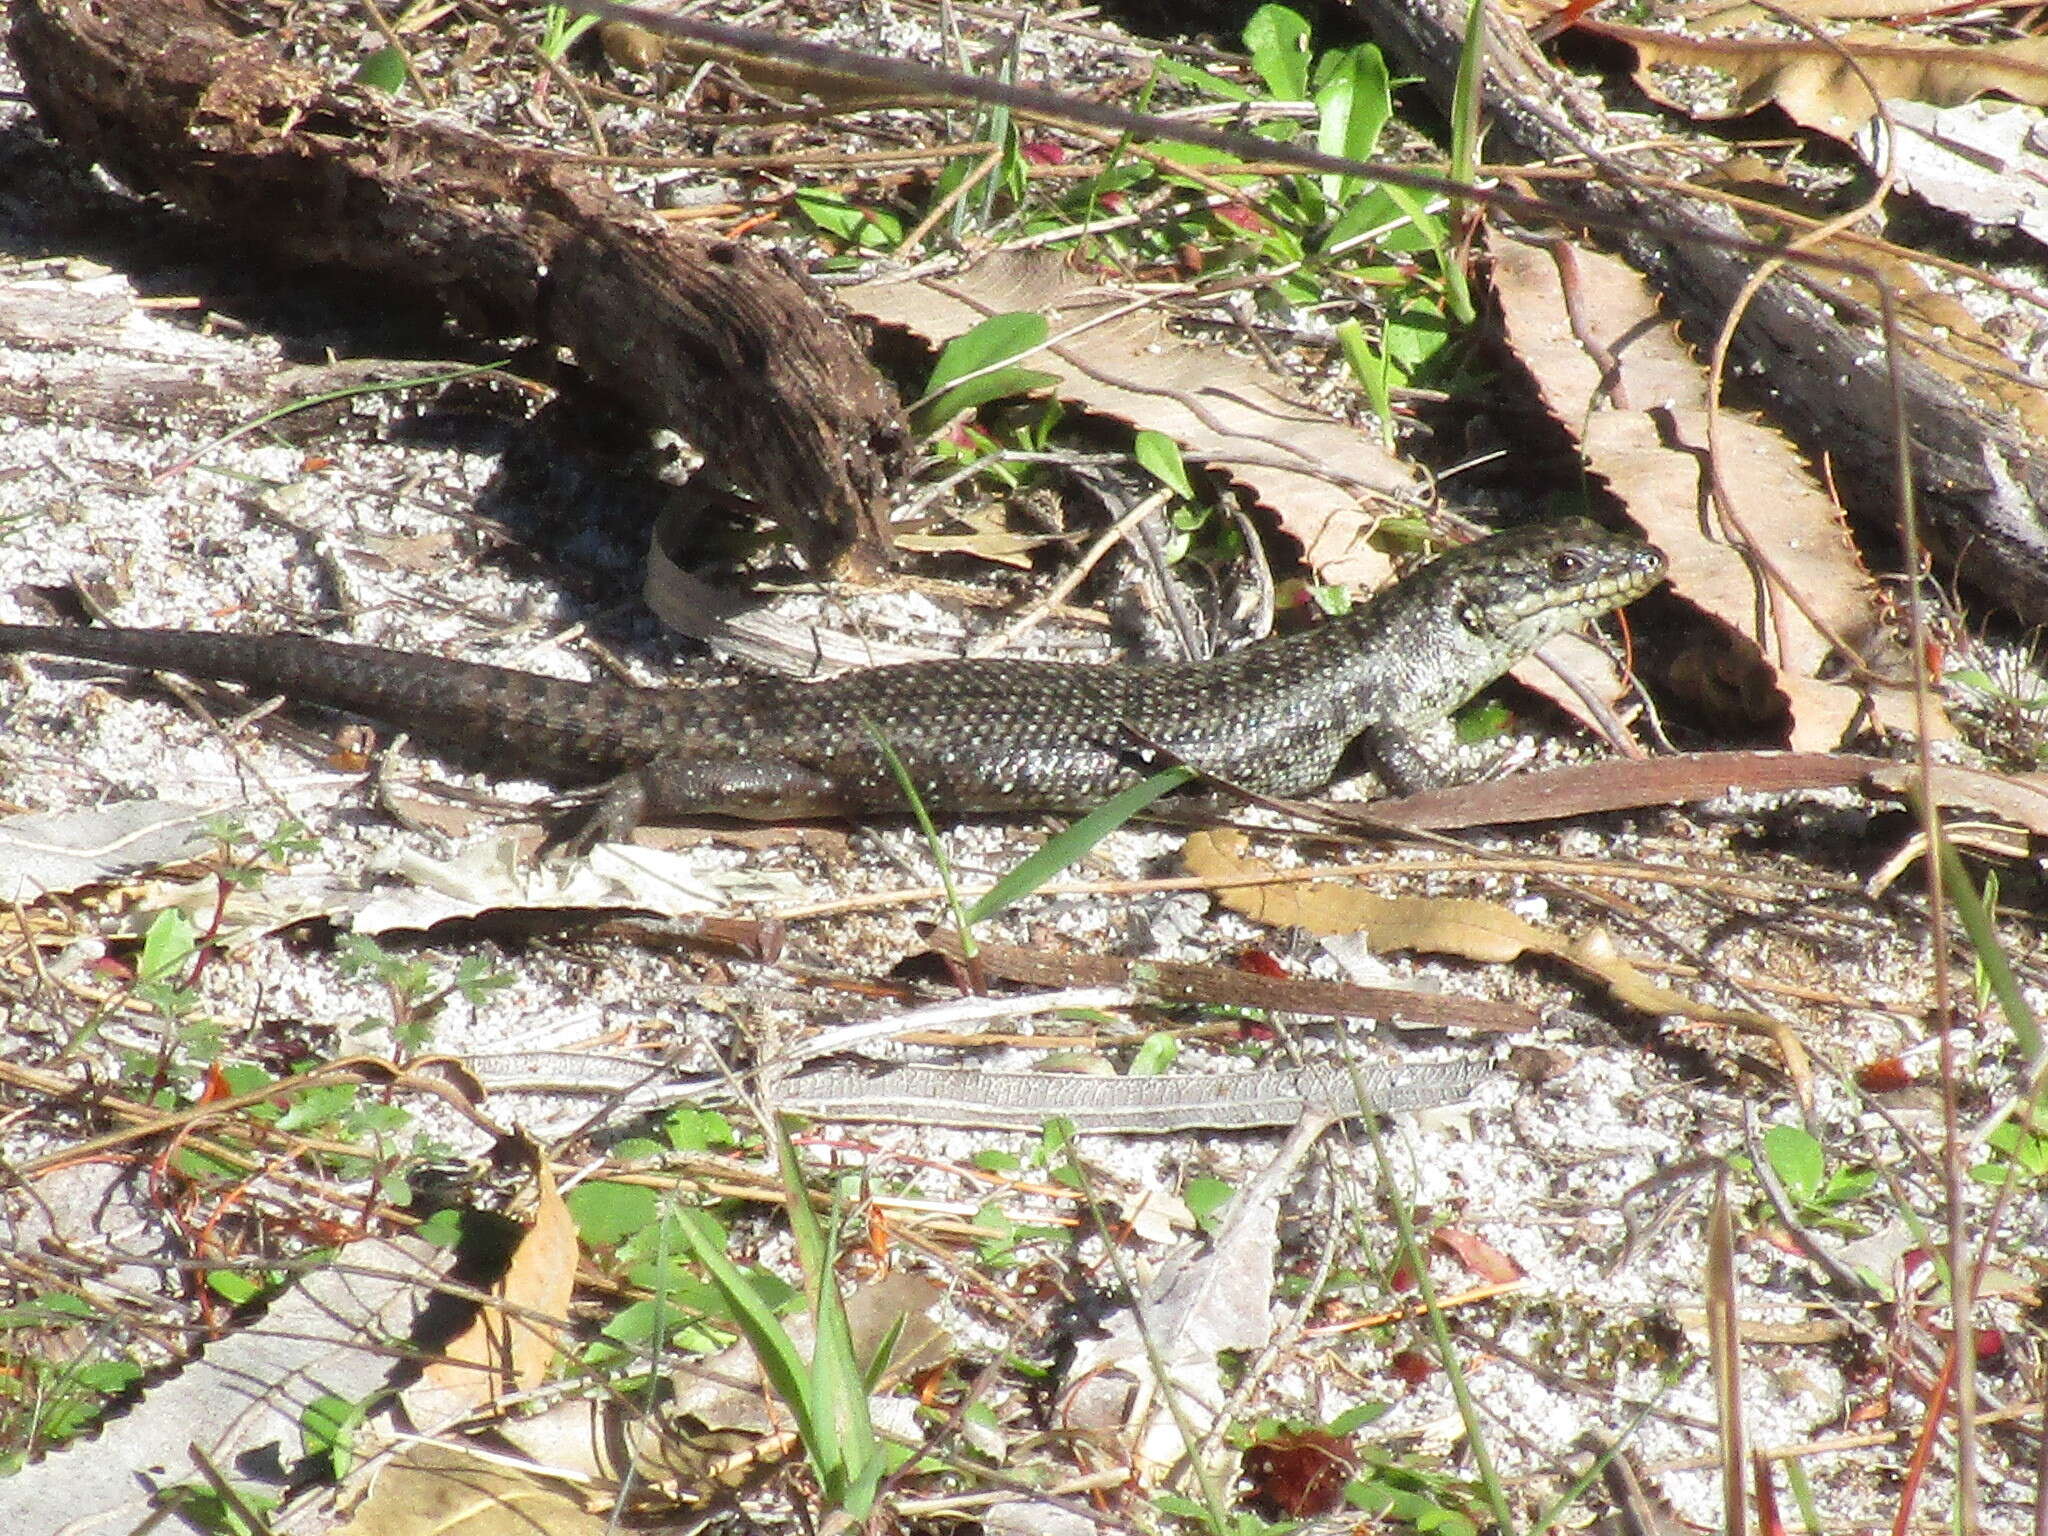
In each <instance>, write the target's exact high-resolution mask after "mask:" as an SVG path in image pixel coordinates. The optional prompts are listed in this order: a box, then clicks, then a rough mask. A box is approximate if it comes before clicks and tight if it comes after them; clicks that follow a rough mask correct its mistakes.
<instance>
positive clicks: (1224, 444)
mask: <svg viewBox="0 0 2048 1536" xmlns="http://www.w3.org/2000/svg"><path fill="white" fill-rule="evenodd" d="M834 297H835V298H837V299H838V300H839V301H840V302H841V303H843V304H845V305H846V306H847V307H848V308H850V309H853V310H854V311H856V312H857V313H860V314H863V315H866V316H867V317H868V318H870V319H872V320H877V321H880V322H881V323H882V324H884V325H891V326H897V327H900V328H903V329H905V330H909V331H911V332H914V333H915V334H917V335H918V336H920V337H922V338H923V339H924V340H925V341H927V342H929V343H932V344H934V345H937V344H940V343H943V342H945V341H948V340H950V339H951V338H953V337H955V336H958V335H960V334H962V333H963V332H965V331H967V330H970V329H971V328H973V327H974V326H976V325H978V324H980V323H981V322H982V321H983V320H985V319H987V318H988V317H989V316H991V315H1000V314H1010V313H1015V312H1018V311H1028V312H1031V313H1034V314H1042V315H1044V316H1046V318H1047V319H1048V320H1049V321H1050V322H1051V324H1052V332H1053V334H1052V339H1051V340H1050V341H1049V342H1048V343H1047V345H1046V346H1045V347H1044V348H1043V349H1041V350H1040V351H1038V352H1034V353H1032V354H1030V356H1029V357H1027V358H1023V359H1019V361H1021V362H1024V363H1026V364H1028V366H1030V367H1032V368H1038V369H1043V370H1045V371H1047V372H1050V373H1055V374H1058V375H1059V378H1060V382H1059V384H1058V385H1057V386H1056V390H1057V393H1058V394H1059V395H1060V397H1061V398H1063V399H1068V400H1074V401H1078V402H1079V403H1080V404H1082V405H1085V406H1087V407H1088V408H1089V409H1091V410H1095V411H1100V412H1102V413H1103V414H1105V415H1109V416H1115V417H1118V418H1120V419H1121V420H1123V421H1126V422H1128V423H1130V424H1131V425H1132V426H1134V427H1140V428H1144V429H1147V430H1150V431H1154V432H1163V433H1165V434H1166V435H1167V436H1168V437H1171V438H1174V439H1175V440H1176V441H1178V442H1179V443H1180V445H1181V447H1182V448H1183V449H1184V450H1185V451H1186V454H1187V456H1188V457H1189V458H1191V459H1195V460H1199V461H1200V462H1202V463H1205V464H1207V465H1208V466H1209V467H1210V468H1212V469H1214V470H1217V471H1219V472H1221V473H1223V474H1227V475H1229V476H1231V477H1232V478H1234V479H1237V480H1239V481H1242V482H1243V483H1244V484H1245V485H1247V486H1249V487H1251V489H1252V491H1253V492H1254V494H1256V495H1257V497H1258V499H1259V500H1260V501H1261V502H1262V503H1263V504H1264V505H1266V506H1267V507H1269V508H1271V509H1272V511H1273V514H1274V516H1275V517H1276V518H1278V519H1279V523H1280V526H1281V528H1282V529H1283V530H1284V531H1285V532H1287V533H1288V534H1290V535H1292V536H1293V537H1294V538H1295V539H1297V540H1299V541H1300V543H1301V546H1302V550H1303V552H1304V555H1305V558H1306V559H1307V562H1308V564H1309V565H1310V567H1311V568H1313V569H1314V570H1315V571H1316V572H1317V573H1318V574H1319V575H1320V576H1321V577H1322V579H1323V580H1325V581H1332V582H1339V583H1342V584H1344V585H1346V586H1350V587H1354V588H1358V589H1361V590H1369V589H1371V588H1373V587H1376V586H1378V585H1380V584H1381V583H1382V582H1383V581H1385V580H1386V578H1387V576H1388V574H1389V569H1390V568H1389V565H1388V562H1387V559H1386V557H1385V556H1384V555H1382V554H1380V553H1379V552H1378V551H1377V550H1375V549H1373V548H1371V546H1370V545H1368V544H1367V543H1366V536H1367V534H1368V533H1369V532H1370V531H1371V529H1372V527H1373V524H1374V523H1375V522H1376V521H1377V520H1378V519H1379V517H1380V516H1382V515H1383V514H1384V512H1385V510H1386V509H1387V507H1388V505H1389V504H1390V503H1398V502H1408V501H1412V500H1413V499H1414V497H1415V496H1416V494H1417V490H1418V485H1419V482H1418V481H1417V478H1416V476H1415V474H1414V472H1413V471H1412V470H1410V469H1409V468H1407V467H1406V466H1404V465H1403V464H1401V463H1400V462H1399V461H1398V460H1397V459H1395V458H1394V457H1393V456H1392V455H1391V454H1389V453H1388V452H1387V451H1386V450H1385V449H1384V448H1382V447H1381V446H1380V445H1379V443H1378V442H1377V441H1375V440H1374V439H1373V438H1372V437H1371V436H1370V435H1369V434H1367V433H1364V432H1360V431H1358V430H1357V429H1356V428H1354V427H1352V426H1350V425H1349V424H1348V423H1346V422H1342V421H1338V420H1336V419H1335V418H1333V417H1330V416H1326V415H1324V414H1322V413H1321V412H1319V411H1317V410H1316V409H1315V408H1313V407H1311V406H1308V405H1304V404H1302V403H1301V402H1300V401H1298V400H1295V399H1293V398H1292V397H1291V396H1290V395H1289V394H1288V392H1287V391H1286V390H1285V389H1284V388H1283V386H1282V385H1281V384H1280V382H1279V381H1278V380H1277V379H1275V378H1274V377H1273V375H1272V374H1270V373H1269V372H1267V371H1266V370H1265V369H1263V368H1260V367H1258V366H1257V365H1255V364H1253V363H1250V362H1246V361H1244V360H1243V359H1241V358H1237V357H1234V356H1232V355H1231V354H1230V353H1228V352H1225V351H1223V350H1222V349H1221V348H1219V347H1211V346H1198V345H1196V344H1195V343H1193V342H1190V341H1187V340H1184V339H1182V338H1181V337H1178V336H1176V335H1174V334H1173V333H1172V332H1171V331H1169V330H1168V329H1167V328H1166V327H1165V326H1164V325H1163V324H1161V323H1160V320H1159V317H1158V312H1157V310H1156V309H1155V308H1153V307H1151V302H1150V300H1149V299H1148V298H1147V296H1145V295H1139V294H1132V293H1126V292H1121V291H1118V290H1115V289H1109V288H1104V287H1102V286H1100V285H1099V284H1098V283H1096V282H1095V281H1094V280H1093V279H1091V278H1088V277H1085V276H1083V275H1081V274H1080V273H1077V272H1076V271H1074V270H1073V269H1072V268H1071V267H1069V266H1068V265H1067V263H1066V261H1065V259H1064V258H1062V257H1061V256H1059V255H1058V254H1056V253H1053V252H1046V251H1006V252H998V253H997V254H995V255H993V256H990V257H988V258H986V259H985V260H983V261H980V262H977V263H976V264H975V265H973V266H971V267H968V268H967V269H966V270H965V271H962V272H958V273H955V274H953V275H952V276H950V277H920V278H913V279H911V280H909V281H907V282H906V281H900V280H898V281H888V280H882V281H876V282H869V283H860V284H857V285H855V286H854V287H851V288H842V289H839V290H838V291H837V292H836V293H835V295H834Z"/></svg>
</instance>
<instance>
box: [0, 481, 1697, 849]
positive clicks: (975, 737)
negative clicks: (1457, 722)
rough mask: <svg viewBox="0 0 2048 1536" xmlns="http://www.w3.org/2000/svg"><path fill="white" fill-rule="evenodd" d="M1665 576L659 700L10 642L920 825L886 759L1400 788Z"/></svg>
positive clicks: (357, 651) (749, 810)
mask: <svg viewBox="0 0 2048 1536" xmlns="http://www.w3.org/2000/svg"><path fill="white" fill-rule="evenodd" d="M1663 572H1664V559H1663V556H1662V555H1660V554H1659V553H1658V552H1657V551H1656V550H1655V549H1654V548H1653V547H1651V546H1650V545H1648V544H1645V543H1643V542H1642V541H1641V540H1639V539H1635V538H1631V537H1628V536H1626V535H1623V534H1617V533H1612V532H1608V531H1606V530H1604V529H1601V528H1599V527H1597V526H1595V525H1594V524H1592V523H1590V522H1586V521H1584V520H1583V519H1576V518H1574V519H1568V520H1564V521H1560V522H1555V523H1548V524H1543V525H1540V526H1533V527H1528V528H1521V529H1515V530H1512V531H1509V532H1506V533H1498V534H1495V535H1493V536H1492V537H1490V538H1486V539H1482V540H1480V541H1478V542H1477V543H1473V544H1468V545H1465V546H1462V547H1460V548H1456V549H1453V550H1451V551H1449V552H1448V553H1446V554H1443V555H1440V556H1438V557H1437V558H1436V559H1435V560H1433V561H1431V562H1429V563H1428V564H1427V565H1424V566H1422V567H1421V568H1420V569H1418V570H1417V571H1415V572H1414V573H1413V574H1412V575H1410V576H1408V577H1407V578H1406V579H1405V580H1403V581H1400V582H1397V583H1395V584H1394V585H1392V586H1390V587H1388V588H1387V589H1385V590H1384V591H1382V592H1380V593H1378V594H1377V595H1375V596H1374V597H1372V598H1370V599H1368V600H1366V601H1365V602H1363V603H1360V604H1359V605H1358V606H1356V607H1355V608H1353V609H1352V610H1351V612H1350V613H1348V614H1346V615H1344V616H1342V617H1340V618H1333V619H1328V620H1325V621H1324V622H1322V623H1320V624H1317V625H1315V626H1313V627H1312V628H1310V629H1307V630H1305V631H1302V632H1300V633H1297V634H1290V635H1284V636H1276V637H1273V638H1269V639H1266V640H1263V641H1260V642H1258V643H1256V644H1253V645H1249V646H1246V647H1245V648H1244V649H1242V650H1239V651H1236V652H1233V653H1231V654H1228V655H1225V656H1220V657H1216V658H1214V659H1212V660H1208V661H1200V662H1183V663H1169V664H1159V665H1131V664H1108V665H1100V666H1089V665H1080V664H1072V663H1062V662H1049V661H1013V660H1001V659H994V660H979V661H932V662H914V663H910V664H907V665H902V666H891V667H876V668H871V669H869V670H865V671H857V672H849V673H844V674H842V675H840V676H838V677H834V678H829V679H826V680H825V681H823V682H816V683H798V682H793V681H789V680H785V679H773V678H766V679H761V680H758V681H749V682H743V683H736V684H731V685H726V686H713V687H679V688H636V687H631V686H626V685H618V684H602V683H598V684H593V683H577V682H565V681H562V680H559V679H555V678H547V677H540V676H536V675H534V674H532V673H526V672H517V671H512V670H509V669H507V668H503V667H492V666H484V665H479V664H475V663H470V662H459V661H450V660H446V659H442V658H438V657H433V656H422V655H416V654H413V653H410V652H404V651H394V650H385V649H381V648H377V647H371V646H355V645H344V644H339V643H336V642H333V641H327V640H316V639H311V638H308V637H305V636H300V635H235V634H212V633H204V632H196V631H185V630H158V629H71V628H63V627H45V626H34V625H0V651H35V652H42V653H47V654H52V655H63V656H74V657H81V658H87V659H91V660H96V661H107V662H113V663H116V664H118V665H121V666H129V667H147V668H151V669H154V670H158V671H168V672H179V673H184V674H186V675H188V676H193V677H202V678H209V679H214V680H219V681H226V682H233V683H239V684H242V685H245V686H247V687H249V688H251V689H253V690H255V691H257V692H259V693H265V694H281V695H283V696H285V697H286V698H288V699H290V700H293V701H294V702H297V703H301V704H318V705H324V706H327V707H330V708H335V709H343V710H348V711H352V712H354V713H357V714H361V715H365V716H369V717H372V718H375V719H379V720H384V721H389V722H392V723H395V724H398V725H401V726H403V727H404V728H405V729H407V730H409V731H411V732H412V733H413V734H414V735H415V736H418V737H420V738H421V739H423V740H426V741H430V742H432V743H435V744H437V745H439V746H442V747H447V748H453V749H455V750H456V751H458V752H460V753H462V754H464V755H466V756H470V757H474V758H477V759H481V760H484V761H486V762H489V763H492V764H497V765H502V766H505V767H509V768H516V769H522V770H528V771H534V772H538V773H540V774H543V775H545V776H548V777H551V778H554V779H557V780H569V781H577V782H591V781H603V780H610V781H612V787H611V790H610V792H609V793H608V795H607V796H606V799H605V802H604V804H603V806H602V807H601V808H600V810H599V812H598V816H597V822H598V823H599V825H600V826H601V830H602V831H604V832H605V833H607V834H613V835H615V834H617V833H619V832H622V831H623V830H625V829H628V828H630V827H631V826H632V825H633V824H634V823H635V822H637V821H639V820H641V819H652V820H671V819H674V818H677V817H687V816H694V815H703V814H714V815H725V816H739V817H747V818H754V819H780V818H798V817H815V816H842V815H856V816H857V815H862V814H874V813H889V812H900V811H902V810H904V809H905V808H906V807H905V801H904V796H903V792H902V790H901V788H900V787H899V786H898V784H897V782H896V779H895V777H894V775H893V774H892V773H891V771H890V769H889V767H888V765H887V763H886V761H885V759H884V757H883V754H882V753H881V751H880V750H879V749H878V748H877V746H876V745H875V737H876V736H880V737H881V738H882V739H884V740H886V741H887V742H888V743H889V744H890V746H891V747H892V748H893V749H894V751H895V753H896V754H897V756H898V757H899V758H900V760H901V761H902V763H903V764H904V766H905V767H906V769H907V770H908V771H909V774H910V776H911V778H912V780H913V781H914V782H915V783H916V785H917V787H918V790H919V792H920V794H921V795H922V796H923V797H924V799H925V802H926V804H927V805H928V806H929V807H930V808H932V809H934V810H938V811H967V812H972V811H1012V810H1040V809H1074V808H1084V807H1088V806H1092V805H1095V804H1098V803H1100V802H1101V801H1102V800H1104V799H1106V798H1107V797H1108V796H1110V795H1112V794H1114V793H1116V792H1117V791H1118V790H1120V789H1122V788H1124V787H1125V786H1126V785H1128V784H1130V783H1132V782H1134V781H1135V780H1136V779H1137V778H1138V777H1139V776H1140V775H1142V774H1143V773H1144V772H1145V771H1146V768H1147V765H1148V762H1149V763H1156V758H1154V757H1153V756H1152V754H1151V752H1150V751H1149V749H1150V748H1154V747H1156V748H1159V749H1162V750H1163V751H1164V752H1166V753H1167V754H1170V755H1171V756H1172V757H1173V758H1175V759H1178V760H1180V761H1182V762H1185V763H1188V764H1190V765H1192V766H1193V767H1196V768H1198V769H1201V770H1204V771H1206V772H1207V773H1210V774H1212V775H1214V776H1216V777H1218V778H1221V779H1224V780H1227V781H1228V782H1230V783H1233V784H1238V785H1242V786H1244V787H1246V788H1248V789H1252V790H1256V791H1259V792H1262V793H1266V794H1272V795H1298V794H1302V793H1305V792H1307V791H1310V790H1314V789H1317V788H1319V787H1321V786H1322V785H1324V784H1326V783H1328V782H1329V780H1330V779H1331V778H1332V777H1333V776H1334V775H1335V774H1336V772H1337V768H1338V764H1339V761H1340V759H1341V758H1342V756H1343V754H1344V752H1345V750H1346V748H1347V747H1348V746H1349V745H1350V744H1351V743H1352V742H1354V741H1357V740H1359V739H1360V738H1364V739H1365V741H1366V744H1367V746H1368V749H1369V750H1370V751H1371V752H1372V754H1373V755H1374V758H1375V760H1376V762H1377V763H1378V764H1379V765H1380V767H1381V768H1382V770H1383V773H1384V775H1385V776H1386V777H1388V778H1390V779H1391V780H1392V781H1393V782H1395V783H1396V784H1404V783H1406V782H1408V781H1410V780H1412V779H1414V778H1415V777H1416V774H1415V772H1414V765H1415V764H1416V763H1417V762H1419V761H1420V759H1419V758H1418V757H1417V756H1416V754H1415V751H1414V747H1413V740H1412V739H1413V737H1414V735H1415V733H1416V732H1417V731H1419V730H1422V729H1425V728H1427V727H1429V726H1431V725H1433V724H1435V723H1436V722H1438V721H1440V720H1442V719H1443V718H1444V716H1445V715H1446V714H1447V713H1449V712H1450V711H1451V710H1453V709H1456V708H1457V707H1458V706H1459V705H1461V704H1463V703H1464V702H1465V701H1466V700H1468V699H1470V698H1471V697H1472V695H1473V694H1475V693H1476V692H1478V690H1480V689H1481V688H1484V687H1485V686H1486V685H1487V684H1488V683H1490V682H1492V681H1493V680H1494V679H1496V678H1497V677H1499V676H1500V675H1501V674H1502V673H1503V672H1505V671H1507V669H1508V668H1509V667H1511V666H1513V665H1514V664H1515V663H1516V662H1517V661H1519V660H1521V659H1522V658H1523V657H1524V656H1526V655H1528V654H1529V653H1530V652H1531V651H1533V650H1535V649H1536V648H1537V647H1538V646H1540V645H1541V644H1543V643H1544V642H1545V641H1546V640H1548V639H1550V638H1551V637H1552V636H1554V635H1557V634H1559V633H1561V632H1563V631H1566V630H1570V629H1575V628H1577V627H1579V626H1580V625H1582V624H1584V623H1585V622H1586V621H1588V620H1589V619H1592V618H1595V617H1597V616H1599V615H1601V614H1603V613H1606V612H1608V611H1610V610H1611V609H1614V608H1617V607H1619V606H1621V605H1622V604H1623V603H1626V602H1628V601H1630V600H1631V599H1633V598H1635V597H1637V596H1640V595H1641V594H1642V593H1643V592H1645V591H1647V590H1648V589H1649V588H1650V587H1651V586H1653V585H1655V584H1656V582H1657V581H1658V580H1659V578H1660V577H1661V576H1662V575H1663Z"/></svg>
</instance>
